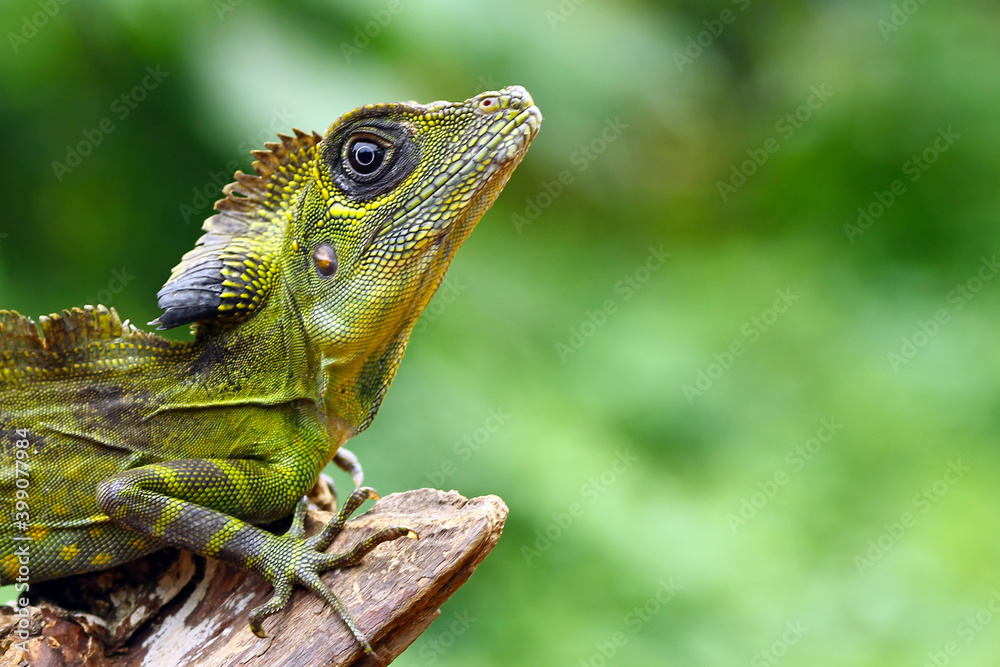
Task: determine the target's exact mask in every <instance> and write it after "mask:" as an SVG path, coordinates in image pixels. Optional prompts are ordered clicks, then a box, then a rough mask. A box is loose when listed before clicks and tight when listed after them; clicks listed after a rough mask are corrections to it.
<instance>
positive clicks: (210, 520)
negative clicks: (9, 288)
mask: <svg viewBox="0 0 1000 667" xmlns="http://www.w3.org/2000/svg"><path fill="white" fill-rule="evenodd" d="M541 120H542V116H541V113H540V112H539V110H538V107H536V106H535V104H534V101H533V100H532V97H531V95H530V94H529V93H528V92H527V90H525V89H524V88H522V87H520V86H510V87H507V88H504V89H502V90H499V91H488V92H484V93H481V94H479V95H477V96H475V97H472V98H470V99H468V100H466V101H464V102H460V103H451V102H434V103H431V104H426V105H421V104H417V103H415V102H406V103H392V104H370V105H366V106H363V107H359V108H357V109H355V110H353V111H351V112H349V113H347V114H345V115H343V116H342V117H340V118H339V119H338V120H337V121H335V122H334V123H333V124H332V125H331V126H330V127H329V129H328V130H327V132H326V133H325V135H320V134H318V133H316V132H312V133H306V132H303V131H301V130H298V129H295V130H294V134H293V135H285V134H280V133H279V134H278V138H279V141H277V142H269V143H266V144H265V149H264V150H256V151H252V154H253V156H254V157H255V161H254V162H253V165H252V169H253V172H254V173H243V172H242V171H237V172H236V174H235V181H234V182H232V183H230V184H229V185H227V186H226V187H224V188H223V194H224V195H225V196H224V198H222V199H220V200H219V201H217V202H216V203H215V210H216V211H217V212H216V213H215V214H214V215H212V216H211V217H209V218H208V219H207V220H206V221H205V223H204V225H203V227H202V229H203V230H204V232H205V233H204V235H203V236H202V237H201V238H200V239H199V240H198V242H197V243H196V245H195V247H194V249H193V250H191V251H189V252H188V253H187V254H185V255H184V257H183V258H182V259H181V261H180V263H179V264H178V265H177V266H176V267H175V268H174V269H173V271H172V273H171V275H170V278H169V280H168V281H167V282H166V284H165V285H164V286H163V288H162V289H161V290H160V291H159V292H158V294H157V297H158V306H159V308H160V310H161V311H162V314H161V315H160V316H159V317H158V318H157V319H155V320H154V321H153V322H150V324H151V325H156V326H158V327H159V328H160V329H172V328H175V327H179V326H183V325H190V327H191V330H192V332H193V338H192V339H191V340H186V341H177V340H170V339H167V338H164V337H162V336H160V335H159V334H156V333H152V332H147V331H144V330H141V329H139V328H137V327H135V326H134V325H132V324H131V323H130V322H129V321H128V320H125V321H122V320H121V318H120V317H119V315H118V313H117V312H116V310H115V309H114V308H107V307H105V306H101V305H97V306H91V305H88V306H85V307H83V308H73V309H70V310H64V311H62V312H61V313H58V314H52V315H49V316H42V317H40V318H39V319H38V322H37V324H36V322H35V321H34V320H33V319H31V318H29V317H26V316H23V315H21V314H19V313H18V312H16V311H6V310H5V311H0V457H2V458H0V508H2V517H3V518H2V520H0V585H9V584H12V583H14V584H16V586H17V590H18V591H19V592H20V591H26V590H28V589H29V587H30V584H31V582H38V581H45V580H48V579H54V578H58V577H66V576H70V575H74V574H79V573H84V572H91V571H97V570H102V569H107V568H111V567H114V566H117V565H120V564H122V563H126V562H129V561H131V560H134V559H136V558H139V557H141V556H144V555H147V554H149V553H152V552H154V551H156V550H158V549H161V548H163V547H165V546H167V545H170V546H175V547H179V548H182V549H186V550H189V551H192V552H195V553H197V554H200V555H203V556H208V557H214V558H217V559H219V560H222V561H225V562H227V563H230V564H233V565H235V566H237V567H240V568H242V569H244V570H248V571H251V572H254V573H256V574H258V575H260V576H261V577H263V578H265V579H266V580H268V581H269V582H270V583H271V584H272V586H273V589H274V592H273V595H272V597H271V598H270V599H269V600H268V601H267V602H266V603H264V604H263V605H261V606H259V607H257V608H255V609H253V610H251V611H250V612H249V626H250V629H251V630H252V631H253V632H254V633H255V634H257V635H258V636H261V637H263V636H265V633H264V631H263V625H262V624H263V621H264V620H265V619H267V618H268V617H270V616H272V615H274V614H276V613H278V612H279V611H281V610H282V609H283V608H284V607H285V606H286V604H287V602H288V601H289V599H290V596H291V593H292V590H293V587H294V586H295V585H301V586H304V587H306V588H308V589H311V590H312V591H314V592H315V593H317V594H318V595H319V596H321V597H322V598H323V599H324V600H325V601H326V602H327V603H328V604H329V605H330V606H332V607H333V608H334V610H335V611H336V613H337V615H338V616H339V618H340V619H341V620H342V621H343V622H344V623H345V624H346V625H347V627H348V628H349V629H350V631H351V632H352V633H353V635H354V637H355V638H356V639H357V641H358V642H359V643H360V644H361V646H363V647H364V650H365V651H366V652H369V653H370V652H372V648H371V644H370V642H369V640H368V638H367V637H366V636H365V635H364V634H363V633H362V632H361V631H360V630H359V629H358V627H357V626H356V624H355V623H354V622H353V620H352V618H351V616H350V613H349V612H348V610H347V609H346V608H345V606H344V604H343V603H342V602H341V601H340V600H339V599H338V598H337V596H336V595H335V594H334V593H333V592H332V591H331V590H330V588H329V587H328V586H327V585H326V584H324V583H323V581H322V580H321V578H320V575H321V574H322V573H324V572H326V571H329V570H331V569H336V568H340V567H344V566H348V565H354V564H357V563H359V562H360V561H361V559H362V558H363V557H364V556H365V555H366V554H367V553H368V552H370V551H371V550H372V549H374V548H375V547H376V546H378V545H379V544H382V543H384V542H387V541H391V540H395V539H397V538H401V537H405V536H408V537H416V535H415V533H414V532H413V531H412V530H410V529H409V528H407V527H405V526H393V527H390V528H386V529H384V530H381V531H379V532H377V533H376V534H374V535H371V536H369V537H367V538H366V539H365V540H363V541H362V542H360V543H358V544H357V545H356V546H355V547H354V548H353V549H351V550H350V551H348V552H346V553H342V554H327V553H325V552H326V550H327V548H328V547H329V546H330V545H331V544H332V542H333V540H334V538H335V537H336V535H337V534H338V533H339V532H340V530H341V529H342V527H343V525H344V523H345V522H346V521H347V519H348V518H349V517H350V515H351V514H352V513H353V512H354V511H355V510H356V509H358V507H360V506H361V504H363V503H364V501H365V500H367V499H377V494H376V493H375V492H374V490H372V489H371V488H369V487H365V486H362V472H361V468H360V465H359V464H357V461H356V459H354V458H353V456H352V455H350V454H348V453H347V450H342V449H341V446H342V445H343V444H344V443H345V442H346V441H347V440H348V439H350V438H351V437H353V436H355V435H357V434H358V433H361V432H362V431H364V430H365V429H366V428H367V427H368V426H369V425H370V424H371V423H372V420H373V419H374V417H375V415H376V413H377V412H378V410H379V407H380V405H381V404H382V400H383V398H384V396H385V393H386V390H387V389H388V387H389V385H390V384H391V382H392V380H393V378H394V376H395V374H396V370H397V368H398V365H399V363H400V360H401V358H402V356H403V352H404V350H405V348H406V345H407V341H408V339H409V335H410V332H411V330H412V329H413V326H414V324H415V322H416V320H417V318H418V317H419V315H420V313H421V312H422V311H423V309H424V308H425V306H426V305H427V303H428V301H429V300H430V299H431V297H432V296H433V294H434V292H435V290H436V289H437V288H438V286H439V285H440V284H441V282H442V279H443V277H444V274H445V271H446V270H447V268H448V266H449V264H450V263H451V261H452V259H453V258H454V256H455V253H456V252H457V250H458V248H459V247H460V246H461V245H462V243H463V242H464V241H465V240H466V238H467V237H468V236H469V234H470V233H471V232H472V230H473V228H474V227H475V226H476V224H477V223H478V221H479V220H480V218H481V217H482V216H483V214H484V213H485V212H486V210H487V209H488V208H489V207H490V206H491V205H492V204H493V202H494V201H495V199H496V198H497V196H498V195H499V193H500V191H501V190H502V189H503V187H504V185H505V184H506V183H507V181H508V179H509V178H510V176H511V173H512V172H513V170H514V169H515V167H516V166H517V165H518V164H519V163H520V162H521V160H522V159H523V157H524V155H525V152H526V151H527V149H528V146H529V145H530V144H531V142H532V141H533V139H534V138H535V136H536V134H537V132H538V130H539V127H540V124H541ZM331 461H334V462H336V463H337V464H338V465H341V467H344V468H345V469H349V470H350V471H351V472H352V474H353V476H354V481H355V487H356V488H355V490H354V492H353V493H352V494H351V496H350V498H348V499H347V500H346V502H345V503H344V505H343V506H342V507H341V508H340V510H339V511H338V513H337V514H336V516H335V517H334V519H332V520H331V521H330V522H329V523H328V524H327V525H326V527H325V528H323V529H322V530H321V532H320V533H319V534H318V535H315V536H313V537H311V538H306V537H305V535H304V528H303V519H304V515H305V511H306V508H307V501H306V498H305V497H304V494H305V493H306V492H307V491H308V490H309V489H310V488H312V487H313V485H314V484H315V483H316V481H317V478H318V476H319V475H320V473H321V471H322V469H323V468H324V467H325V466H326V465H327V464H329V463H330V462H331ZM289 515H292V516H293V520H292V524H291V528H289V529H288V531H287V533H285V534H275V533H272V532H269V531H267V530H265V529H263V528H261V527H259V526H260V524H265V523H268V522H272V521H275V520H278V519H281V518H284V517H288V516H289Z"/></svg>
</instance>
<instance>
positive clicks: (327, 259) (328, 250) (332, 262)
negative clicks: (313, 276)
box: [313, 243, 337, 278]
mask: <svg viewBox="0 0 1000 667" xmlns="http://www.w3.org/2000/svg"><path fill="white" fill-rule="evenodd" d="M313 261H314V262H315V263H316V271H318V272H319V275H321V276H323V277H324V278H329V277H331V276H332V275H333V274H335V273H336V272H337V251H336V250H334V249H333V246H331V245H327V244H326V243H324V244H323V245H320V246H317V247H316V251H315V252H313Z"/></svg>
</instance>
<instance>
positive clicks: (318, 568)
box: [250, 486, 417, 653]
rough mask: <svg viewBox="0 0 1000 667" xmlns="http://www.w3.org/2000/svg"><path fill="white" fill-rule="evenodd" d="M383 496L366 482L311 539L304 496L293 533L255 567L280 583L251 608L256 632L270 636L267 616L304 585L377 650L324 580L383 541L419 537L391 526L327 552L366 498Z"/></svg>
mask: <svg viewBox="0 0 1000 667" xmlns="http://www.w3.org/2000/svg"><path fill="white" fill-rule="evenodd" d="M378 497H379V496H378V494H377V493H375V490H374V489H371V488H369V487H366V486H364V487H361V488H359V489H356V490H355V491H354V493H352V494H351V496H350V498H348V499H347V502H346V503H344V506H343V507H341V508H340V511H339V512H337V515H336V516H335V517H334V518H333V519H332V520H331V521H330V523H328V524H327V525H326V526H325V527H324V528H323V530H322V531H320V532H319V533H318V534H317V535H314V536H313V537H310V538H305V537H304V536H305V517H306V508H307V507H308V505H309V501H308V499H307V498H302V500H300V501H299V504H298V505H297V506H296V507H295V514H294V516H293V517H292V525H291V527H290V528H289V529H288V532H287V533H285V534H284V535H275V536H274V539H275V541H276V544H275V545H274V548H273V551H272V550H269V553H271V554H274V557H273V558H271V559H268V562H266V563H262V564H260V566H259V567H257V568H255V570H256V571H257V572H259V573H260V574H261V575H262V576H263V577H264V578H265V579H267V580H268V581H270V582H271V583H272V584H273V585H274V595H273V596H271V599H270V600H268V601H267V602H266V603H264V604H262V605H261V606H259V607H257V608H256V609H254V610H253V611H251V612H250V629H251V630H252V631H253V633H254V634H255V635H257V636H258V637H264V636H265V635H264V630H263V628H262V623H263V622H264V619H266V618H268V617H269V616H272V615H274V614H276V613H278V612H279V611H281V610H282V609H284V608H285V605H287V604H288V601H289V600H290V599H291V597H292V587H293V585H294V584H300V585H302V586H305V587H306V588H308V589H310V590H312V591H313V592H315V593H316V594H317V595H319V596H320V597H322V598H323V599H324V600H326V602H327V604H329V605H330V606H331V607H333V608H334V610H335V611H336V612H337V615H338V616H339V617H340V618H341V620H343V621H344V624H345V625H346V626H347V627H348V629H349V630H350V631H351V634H353V635H354V638H355V639H357V641H358V643H359V644H361V646H363V647H364V649H365V653H374V651H373V650H372V647H371V643H369V641H368V638H367V637H365V635H364V633H362V632H361V631H360V630H359V629H358V627H357V625H356V624H355V623H354V619H353V618H351V614H350V612H349V611H348V610H347V607H346V606H344V603H343V602H341V601H340V599H339V598H338V597H337V596H336V595H335V594H334V593H333V591H331V590H330V589H329V587H328V586H327V585H326V584H324V583H323V580H322V579H320V574H322V573H323V572H326V571H328V570H333V569H336V568H341V567H348V566H351V565H357V564H358V563H359V562H361V559H362V558H364V556H365V555H366V554H367V553H368V552H369V551H371V550H372V549H374V548H375V547H377V546H378V545H380V544H382V543H383V542H390V541H392V540H396V539H399V538H401V537H410V538H412V539H417V534H416V533H415V532H413V531H412V530H411V529H409V528H407V527H406V526H391V527H389V528H384V529H382V530H380V531H378V532H377V533H375V534H373V535H370V536H368V537H367V538H365V539H364V540H362V541H361V542H359V543H358V544H356V545H354V548H353V549H351V550H350V551H348V552H346V553H342V554H328V553H325V552H326V549H327V548H329V546H330V545H331V544H333V541H334V540H335V539H336V537H337V535H339V534H340V532H341V531H342V530H343V529H344V524H346V523H347V520H348V519H349V518H350V516H351V514H353V513H354V512H355V511H356V510H357V509H358V508H359V507H361V505H362V504H363V503H364V502H365V501H366V500H378Z"/></svg>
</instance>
